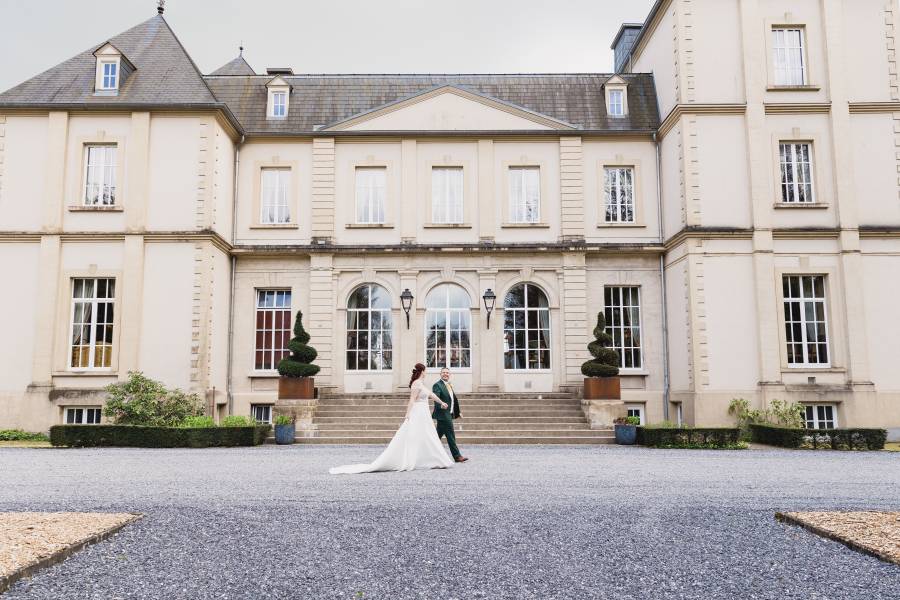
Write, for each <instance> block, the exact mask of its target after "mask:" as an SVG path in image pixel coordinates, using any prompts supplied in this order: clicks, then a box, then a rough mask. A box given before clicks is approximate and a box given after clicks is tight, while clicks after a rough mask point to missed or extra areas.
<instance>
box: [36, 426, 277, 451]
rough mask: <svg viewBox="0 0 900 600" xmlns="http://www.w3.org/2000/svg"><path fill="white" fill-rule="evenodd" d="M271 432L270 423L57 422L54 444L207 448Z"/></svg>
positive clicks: (256, 440) (248, 442) (254, 441)
mask: <svg viewBox="0 0 900 600" xmlns="http://www.w3.org/2000/svg"><path fill="white" fill-rule="evenodd" d="M268 434H269V426H268V425H256V426H253V427H142V426H138V425H54V426H53V427H51V428H50V443H51V444H53V445H54V446H75V447H96V446H126V447H138V448H207V447H210V446H255V445H259V444H262V443H263V442H264V441H265V439H266V436H267V435H268Z"/></svg>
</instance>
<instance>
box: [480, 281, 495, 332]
mask: <svg viewBox="0 0 900 600" xmlns="http://www.w3.org/2000/svg"><path fill="white" fill-rule="evenodd" d="M482 299H483V300H484V309H485V310H486V311H487V328H488V329H490V328H491V311H493V310H494V302H495V301H496V300H497V294H495V293H494V290H492V289H491V288H488V289H487V290H486V291H485V292H484V296H482Z"/></svg>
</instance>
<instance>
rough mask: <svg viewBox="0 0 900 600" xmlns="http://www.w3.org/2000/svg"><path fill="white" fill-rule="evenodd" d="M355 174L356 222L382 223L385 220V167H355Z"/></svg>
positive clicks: (359, 223) (365, 223) (367, 223)
mask: <svg viewBox="0 0 900 600" xmlns="http://www.w3.org/2000/svg"><path fill="white" fill-rule="evenodd" d="M364 173H365V174H366V175H363V174H364ZM369 174H371V175H369ZM375 174H377V175H375ZM355 176H356V223H357V224H358V225H383V224H384V223H385V222H386V219H385V210H386V205H387V167H383V166H374V167H369V166H365V167H356V171H355Z"/></svg>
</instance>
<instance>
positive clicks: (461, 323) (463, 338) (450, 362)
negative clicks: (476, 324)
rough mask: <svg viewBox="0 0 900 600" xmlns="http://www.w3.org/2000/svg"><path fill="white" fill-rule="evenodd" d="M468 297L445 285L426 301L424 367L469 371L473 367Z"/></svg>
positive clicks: (437, 288)
mask: <svg viewBox="0 0 900 600" xmlns="http://www.w3.org/2000/svg"><path fill="white" fill-rule="evenodd" d="M470 309H471V299H470V298H469V294H468V293H467V292H466V290H464V289H463V288H461V287H459V286H458V285H453V284H450V283H444V284H441V285H438V286H436V287H435V288H434V289H432V290H431V291H430V292H428V295H427V296H426V297H425V366H426V367H428V368H430V369H432V368H443V367H449V368H451V369H454V368H462V369H468V368H469V367H471V366H472V357H471V353H472V350H471V340H470V338H471V332H472V315H471V313H470Z"/></svg>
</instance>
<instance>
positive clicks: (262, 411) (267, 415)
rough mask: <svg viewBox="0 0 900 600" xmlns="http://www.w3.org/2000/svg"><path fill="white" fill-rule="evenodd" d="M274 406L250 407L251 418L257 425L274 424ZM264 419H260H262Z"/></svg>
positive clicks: (252, 405) (257, 405) (256, 405)
mask: <svg viewBox="0 0 900 600" xmlns="http://www.w3.org/2000/svg"><path fill="white" fill-rule="evenodd" d="M272 408H273V405H272V404H251V405H250V418H251V419H253V420H254V421H256V422H257V423H265V424H267V425H271V424H272ZM261 416H262V417H263V418H260V417H261Z"/></svg>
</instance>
